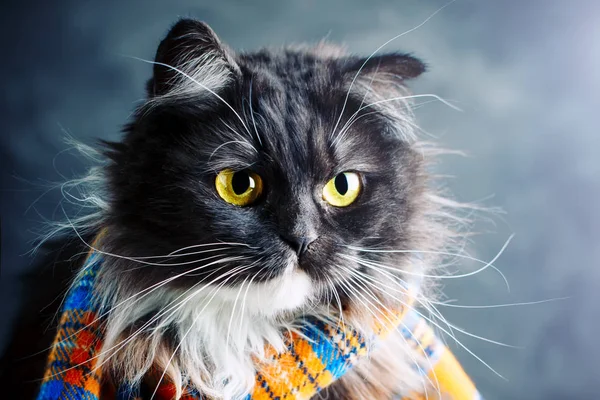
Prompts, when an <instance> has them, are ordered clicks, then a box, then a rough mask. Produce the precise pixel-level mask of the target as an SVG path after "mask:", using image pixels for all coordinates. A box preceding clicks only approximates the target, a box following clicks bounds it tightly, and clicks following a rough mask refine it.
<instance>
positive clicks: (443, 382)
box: [38, 253, 481, 400]
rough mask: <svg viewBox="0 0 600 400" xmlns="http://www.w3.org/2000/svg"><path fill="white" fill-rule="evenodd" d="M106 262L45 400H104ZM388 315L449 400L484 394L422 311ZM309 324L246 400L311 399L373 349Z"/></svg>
mask: <svg viewBox="0 0 600 400" xmlns="http://www.w3.org/2000/svg"><path fill="white" fill-rule="evenodd" d="M101 264H102V256H101V255H100V254H98V253H91V254H90V255H89V257H88V259H87V261H86V263H85V266H84V268H83V270H82V272H81V273H80V275H79V277H78V279H77V280H76V281H75V283H74V284H73V286H72V288H71V290H70V292H69V294H68V295H67V298H66V300H65V303H64V306H63V310H62V317H61V320H60V325H59V328H58V333H57V336H56V339H55V342H54V345H53V348H52V350H51V353H50V357H49V361H48V368H47V371H46V374H45V376H44V380H43V383H42V386H41V390H40V393H39V395H38V400H97V399H100V394H101V391H100V388H101V385H100V381H101V378H102V375H101V374H102V369H101V368H99V367H100V366H98V365H96V358H94V357H95V356H96V355H97V354H98V352H99V351H100V348H101V347H102V336H103V332H102V326H101V324H100V321H99V320H98V319H99V318H98V315H99V314H100V313H99V310H98V308H97V305H96V303H95V302H94V301H93V300H94V299H93V289H94V280H95V277H96V274H97V272H98V269H99V268H100V267H101ZM386 319H388V320H390V321H395V322H396V323H397V324H396V326H399V327H400V326H401V327H402V328H398V329H401V332H402V334H403V335H404V337H405V339H406V340H407V342H409V343H410V344H411V346H412V348H413V350H414V351H415V352H421V354H422V353H423V352H425V353H426V354H427V356H428V359H429V360H430V361H429V362H427V363H426V364H425V365H421V366H419V371H420V372H421V373H422V374H423V375H428V376H429V380H430V381H431V382H433V383H434V385H435V386H436V387H439V391H440V393H441V394H442V396H443V398H444V399H452V400H479V399H481V397H480V396H479V393H478V392H477V390H476V389H475V386H474V385H473V383H472V382H471V380H470V379H469V377H468V376H467V375H466V374H465V372H464V371H463V369H462V368H461V366H460V364H459V363H458V361H457V360H456V359H455V358H454V356H453V355H452V353H451V352H450V351H449V350H448V349H447V348H446V347H445V346H444V345H443V344H442V342H441V341H440V340H439V339H438V338H437V337H436V336H435V334H434V332H433V330H432V329H431V328H430V327H429V326H428V325H427V324H426V322H425V320H424V319H423V318H421V316H420V314H418V313H417V312H416V311H410V312H406V313H405V312H403V311H402V312H398V313H396V314H394V315H389V316H388V317H387V318H386ZM301 323H302V329H301V334H296V333H292V334H290V335H289V336H288V337H287V343H288V346H287V351H285V352H284V353H277V352H276V351H274V350H273V349H271V348H267V349H266V351H267V355H268V358H270V360H271V361H272V362H263V363H257V373H256V384H255V388H254V391H253V392H252V393H251V394H249V395H248V396H246V397H245V399H243V400H283V399H288V400H302V399H309V398H311V397H312V396H313V395H315V394H316V393H318V392H319V391H321V390H323V389H324V388H326V387H327V386H328V385H330V384H331V383H332V382H334V381H335V380H336V379H338V378H340V377H341V376H343V375H344V374H345V373H346V372H347V371H348V370H349V369H350V368H351V367H352V366H353V365H354V364H355V363H356V361H357V360H358V359H360V358H361V357H364V356H365V355H366V354H367V353H368V349H367V340H365V338H364V337H363V336H361V335H360V334H359V333H358V332H357V331H356V330H354V329H352V328H351V327H349V326H346V325H330V324H326V323H324V322H322V321H316V320H308V319H307V320H303V321H301ZM378 333H379V335H380V336H385V335H386V334H388V333H389V332H388V331H387V330H386V329H384V328H383V327H380V328H378ZM369 342H370V341H369ZM152 392H153V390H150V393H152ZM143 393H146V390H144V388H140V387H138V386H133V385H129V384H127V383H123V384H122V385H121V386H120V387H119V388H118V390H117V391H116V393H110V394H109V393H107V391H105V390H104V391H103V392H102V400H106V399H111V400H113V399H114V400H142V399H145V397H144V395H143ZM184 393H185V394H184V397H183V400H200V399H202V396H201V395H200V394H198V393H197V392H196V391H195V390H193V389H186V390H185V391H184ZM434 393H435V394H434ZM174 395H175V387H174V386H173V385H172V384H171V383H169V382H165V383H163V384H162V385H161V386H160V387H159V389H158V390H157V393H156V395H155V396H154V399H156V400H171V399H173V398H174ZM436 396H437V390H436V391H435V392H432V390H430V393H429V394H428V395H425V396H424V395H423V394H418V393H415V394H414V395H411V396H410V399H415V400H416V399H425V398H426V397H427V398H432V399H433V398H436ZM407 399H408V398H405V399H404V400H407Z"/></svg>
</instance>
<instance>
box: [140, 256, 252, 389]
mask: <svg viewBox="0 0 600 400" xmlns="http://www.w3.org/2000/svg"><path fill="white" fill-rule="evenodd" d="M251 267H252V266H248V267H246V268H245V269H241V270H238V271H237V272H236V273H234V274H232V275H230V276H229V277H227V278H226V279H225V281H223V282H222V283H221V284H220V285H219V286H218V287H217V288H216V289H215V290H214V294H213V295H212V296H211V298H210V299H209V300H208V302H207V303H206V304H205V305H204V307H203V308H202V310H200V312H198V315H196V317H194V320H193V321H192V323H191V324H190V327H189V328H188V330H187V331H186V332H185V334H184V335H183V337H182V338H181V339H180V340H179V344H178V345H177V347H176V348H175V350H174V351H173V354H172V355H171V357H170V358H169V361H168V362H167V365H166V366H165V369H164V371H163V373H162V375H161V377H160V379H159V380H158V383H157V384H156V388H155V389H154V392H153V393H152V396H151V397H150V400H153V399H154V396H156V393H157V392H158V389H159V387H160V384H161V383H162V381H163V379H164V377H165V375H166V373H167V368H168V366H169V365H170V364H171V362H172V361H173V358H174V357H175V354H177V351H178V350H179V348H180V347H181V345H182V343H183V341H184V340H185V338H186V337H187V335H189V333H190V332H191V331H192V328H193V327H194V326H195V325H196V322H197V321H198V318H199V317H200V316H201V315H202V313H203V312H204V310H205V309H206V307H208V305H209V304H210V303H211V301H212V300H213V299H214V298H215V296H216V295H217V293H218V292H219V290H220V289H221V288H222V287H223V286H224V285H225V284H226V283H227V282H228V281H229V279H231V278H232V277H234V276H236V275H239V274H240V273H241V272H243V271H245V270H247V269H249V268H251Z"/></svg>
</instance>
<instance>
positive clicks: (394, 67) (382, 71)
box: [343, 53, 426, 86]
mask: <svg viewBox="0 0 600 400" xmlns="http://www.w3.org/2000/svg"><path fill="white" fill-rule="evenodd" d="M425 70H426V66H425V64H424V63H423V62H422V61H421V60H419V59H418V58H415V57H413V56H411V55H409V54H404V53H388V54H382V55H376V56H372V57H370V58H354V57H352V58H349V59H346V60H345V63H344V66H343V71H344V73H346V74H347V75H348V77H351V79H354V77H355V76H356V77H357V80H362V81H372V83H373V85H374V86H377V84H378V83H379V82H382V81H387V82H390V81H394V82H396V83H404V81H405V80H407V79H412V78H416V77H417V76H419V75H421V74H422V73H423V72H425Z"/></svg>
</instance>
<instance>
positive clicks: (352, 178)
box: [323, 172, 362, 207]
mask: <svg viewBox="0 0 600 400" xmlns="http://www.w3.org/2000/svg"><path fill="white" fill-rule="evenodd" d="M361 189H362V182H361V180H360V176H359V175H358V174H357V173H356V172H342V173H341V174H338V175H336V176H335V177H334V178H333V179H331V180H330V181H329V182H327V184H326V185H325V187H323V200H325V201H326V202H328V203H329V204H331V205H332V206H335V207H347V206H349V205H350V204H352V203H354V202H355V201H356V199H357V198H358V195H359V194H360V191H361Z"/></svg>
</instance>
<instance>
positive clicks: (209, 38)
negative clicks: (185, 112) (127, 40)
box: [148, 19, 240, 98]
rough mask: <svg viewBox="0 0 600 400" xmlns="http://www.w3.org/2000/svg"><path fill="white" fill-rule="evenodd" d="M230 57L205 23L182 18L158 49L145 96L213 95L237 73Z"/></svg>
mask: <svg viewBox="0 0 600 400" xmlns="http://www.w3.org/2000/svg"><path fill="white" fill-rule="evenodd" d="M232 54H233V53H232V52H231V50H229V49H228V48H227V47H226V46H224V45H223V44H222V43H221V41H220V40H219V38H218V37H217V35H216V34H215V33H214V32H213V30H212V29H211V28H210V27H209V26H208V25H207V24H205V23H204V22H200V21H197V20H193V19H182V20H180V21H179V22H177V23H176V24H175V25H174V26H173V27H172V28H171V30H170V31H169V33H168V34H167V36H166V37H165V38H164V39H163V40H162V42H161V43H160V45H159V46H158V50H157V51H156V57H155V59H154V61H155V64H154V73H153V76H152V79H151V80H150V81H149V82H148V96H149V97H151V98H154V97H159V96H169V97H171V96H178V97H186V96H196V95H198V94H201V93H202V92H203V91H213V92H216V91H218V90H219V89H221V88H223V87H224V86H226V85H227V84H228V83H229V82H231V80H232V78H233V77H234V76H235V75H239V74H240V70H239V67H238V65H237V64H236V62H235V60H234V59H233V56H232ZM207 89H208V90H207Z"/></svg>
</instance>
